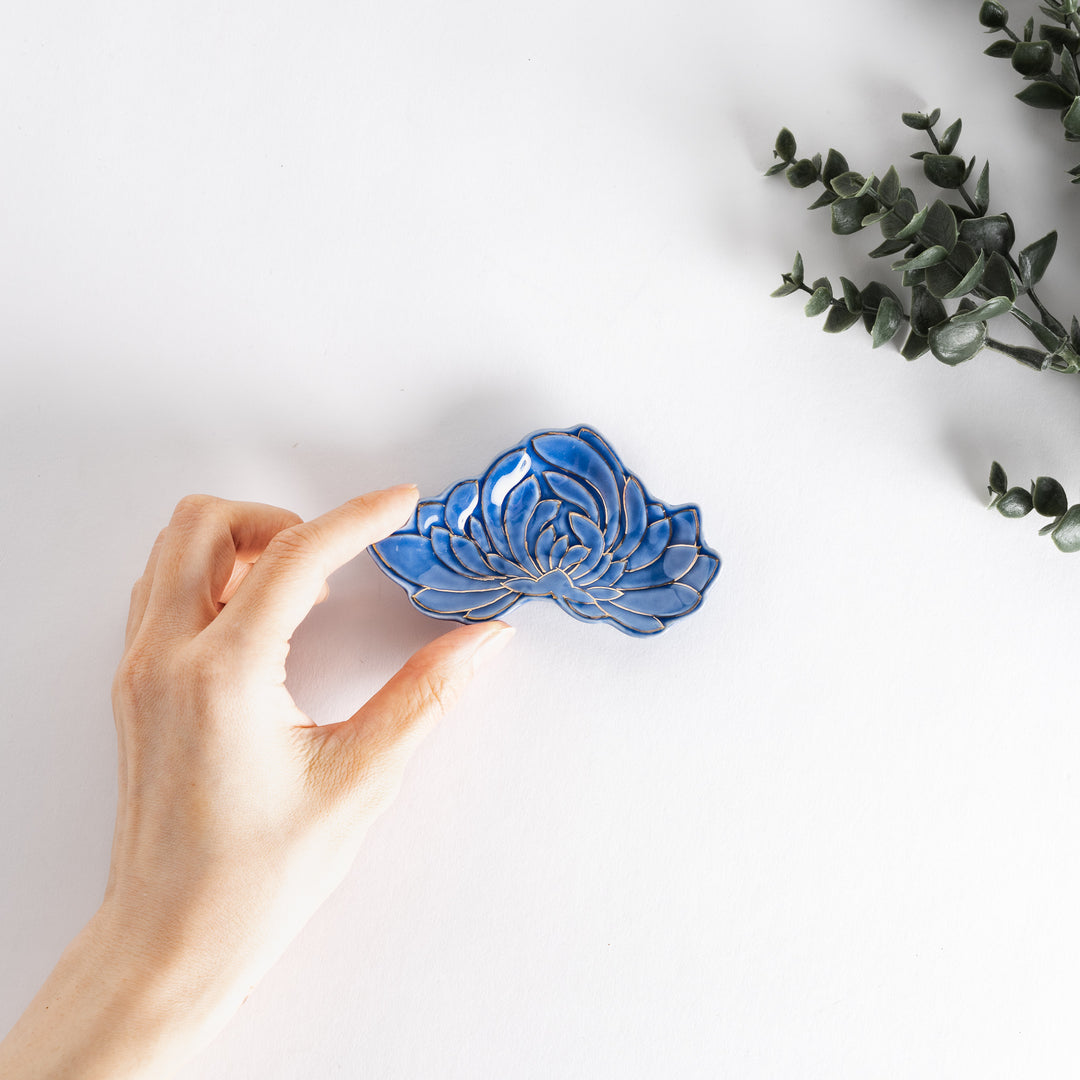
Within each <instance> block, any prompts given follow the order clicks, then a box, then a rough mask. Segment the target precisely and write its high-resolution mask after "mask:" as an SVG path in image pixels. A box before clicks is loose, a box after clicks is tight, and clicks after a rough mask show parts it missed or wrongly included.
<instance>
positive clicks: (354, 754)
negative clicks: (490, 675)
mask: <svg viewBox="0 0 1080 1080" xmlns="http://www.w3.org/2000/svg"><path fill="white" fill-rule="evenodd" d="M513 636H514V631H513V628H512V627H509V626H507V625H506V624H505V623H502V622H493V623H486V624H484V625H474V626H463V627H461V628H459V629H457V630H452V631H451V632H450V633H448V634H443V635H442V637H439V638H436V639H435V640H434V641H433V642H431V643H430V644H429V645H425V646H424V648H422V649H421V650H420V651H419V652H417V653H416V654H415V655H414V656H413V657H412V658H411V659H410V660H409V661H408V662H407V663H406V664H405V666H404V667H403V668H402V669H401V670H400V671H399V672H398V673H397V674H396V675H395V676H394V677H393V678H392V679H391V680H390V681H389V682H388V683H387V684H386V685H385V686H384V687H383V688H382V689H381V690H380V691H379V692H378V693H377V694H376V695H375V696H374V697H373V698H372V699H371V700H370V701H369V702H368V703H367V704H366V705H364V706H363V708H361V709H360V710H359V711H358V712H357V713H356V714H355V715H353V716H352V717H351V718H350V719H349V720H346V721H344V722H343V723H340V724H333V725H327V726H325V727H322V728H316V729H313V732H312V734H313V737H315V738H318V739H321V740H323V741H322V746H321V755H322V757H323V761H324V765H325V768H324V777H323V778H324V780H325V781H326V782H328V783H330V784H331V785H332V786H333V787H335V788H336V791H335V792H334V794H335V795H337V796H348V794H349V793H350V792H352V791H353V790H355V789H358V788H359V787H360V785H361V784H363V785H365V786H370V785H372V784H374V786H375V787H376V788H377V789H378V790H379V791H388V792H390V794H392V793H393V792H395V791H396V790H397V787H398V785H399V784H400V782H401V777H402V775H403V773H404V771H405V766H406V764H407V763H408V761H409V758H410V757H412V755H413V752H414V751H415V749H416V747H417V746H418V745H419V744H420V743H421V742H422V741H423V739H424V737H425V736H426V735H427V734H428V732H429V731H431V729H432V728H433V727H434V726H435V724H436V723H437V722H438V721H439V720H440V719H441V717H442V716H444V715H445V713H446V712H447V711H448V710H449V709H451V708H452V707H453V705H454V704H455V703H456V702H457V700H458V698H459V697H460V696H461V694H462V692H463V691H464V690H465V688H466V687H467V686H468V685H469V683H470V682H471V681H472V677H473V675H474V674H475V673H476V672H477V671H478V670H479V668H480V666H481V665H482V664H484V663H487V662H488V661H489V660H491V659H492V658H493V657H494V656H496V655H497V654H498V653H499V652H501V651H502V650H503V648H505V647H506V645H507V644H508V643H509V641H510V639H511V638H512V637H513Z"/></svg>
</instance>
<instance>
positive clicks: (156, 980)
mask: <svg viewBox="0 0 1080 1080" xmlns="http://www.w3.org/2000/svg"><path fill="white" fill-rule="evenodd" d="M203 975H204V973H203ZM242 993H243V992H242V991H241V990H239V989H238V988H237V987H235V986H231V985H229V984H228V982H227V980H225V979H224V978H218V979H212V980H208V979H206V978H205V977H202V976H200V977H199V978H193V977H192V976H191V973H190V972H189V971H186V970H185V969H184V966H183V964H182V963H179V962H177V963H171V964H160V963H156V962H153V961H151V960H150V959H149V958H147V957H145V956H140V955H139V951H138V949H137V947H133V943H132V942H131V941H130V940H128V941H124V940H122V939H121V936H120V934H119V933H118V931H117V930H116V929H114V925H113V920H112V919H111V918H110V913H109V911H108V909H107V908H106V907H104V906H103V907H102V909H101V910H99V912H98V913H97V914H96V915H95V916H94V918H93V919H91V921H90V922H89V923H88V924H87V925H86V927H84V929H83V930H82V931H81V932H80V933H79V935H78V936H77V937H76V938H75V940H74V941H72V942H71V944H70V945H69V946H68V947H67V948H66V949H65V950H64V953H63V955H62V956H61V958H60V961H59V962H58V963H57V965H56V967H55V969H54V970H53V972H52V974H51V975H50V976H49V978H48V979H47V980H46V982H45V985H44V986H42V988H41V990H40V991H39V992H38V994H37V996H36V997H35V998H34V1000H33V1001H32V1002H31V1003H30V1005H29V1006H28V1007H27V1009H26V1012H25V1013H24V1014H23V1015H22V1017H21V1018H20V1019H19V1021H18V1022H17V1023H16V1025H15V1027H14V1028H13V1029H12V1030H11V1032H10V1033H9V1034H8V1036H7V1037H6V1038H5V1039H4V1040H3V1042H2V1043H0V1076H3V1077H4V1078H5V1080H58V1078H64V1080H98V1078H101V1080H129V1078H130V1080H135V1078H138V1080H142V1078H151V1077H152V1078H154V1080H158V1078H164V1077H169V1076H172V1075H173V1074H174V1073H175V1072H176V1070H177V1069H178V1068H179V1067H180V1065H181V1064H182V1063H183V1062H184V1061H186V1060H187V1059H188V1058H189V1057H191V1056H192V1054H194V1053H196V1052H197V1051H198V1050H199V1049H201V1048H202V1047H203V1046H205V1045H206V1044H207V1043H208V1042H209V1041H210V1040H211V1039H212V1038H213V1036H214V1035H215V1034H216V1032H217V1031H218V1030H219V1029H220V1028H221V1027H222V1026H223V1025H224V1024H225V1023H226V1022H227V1021H228V1019H229V1017H230V1016H231V1015H232V1013H233V1012H234V1011H235V1009H236V1007H237V1005H238V1004H239V1002H240V1001H241V1000H242Z"/></svg>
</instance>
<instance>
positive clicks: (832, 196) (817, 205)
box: [806, 188, 840, 210]
mask: <svg viewBox="0 0 1080 1080" xmlns="http://www.w3.org/2000/svg"><path fill="white" fill-rule="evenodd" d="M839 197H840V196H839V195H837V194H836V192H835V191H830V190H829V189H828V188H825V189H824V190H823V191H822V192H821V194H820V195H819V196H818V197H817V198H816V199H815V200H814V201H813V202H812V203H811V204H810V205H809V206H808V207H807V208H806V209H807V210H820V209H821V208H822V207H823V206H831V205H832V204H833V203H834V202H836V200H837V199H838V198H839Z"/></svg>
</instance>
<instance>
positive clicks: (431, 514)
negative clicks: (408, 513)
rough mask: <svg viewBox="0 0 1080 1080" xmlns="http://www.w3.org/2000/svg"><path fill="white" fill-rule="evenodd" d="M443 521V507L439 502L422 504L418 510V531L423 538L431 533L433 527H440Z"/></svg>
mask: <svg viewBox="0 0 1080 1080" xmlns="http://www.w3.org/2000/svg"><path fill="white" fill-rule="evenodd" d="M442 520H443V505H442V503H437V502H422V503H420V505H419V506H417V508H416V531H417V532H418V533H420V535H421V536H427V534H428V533H429V532H431V527H432V525H439V524H441V523H442Z"/></svg>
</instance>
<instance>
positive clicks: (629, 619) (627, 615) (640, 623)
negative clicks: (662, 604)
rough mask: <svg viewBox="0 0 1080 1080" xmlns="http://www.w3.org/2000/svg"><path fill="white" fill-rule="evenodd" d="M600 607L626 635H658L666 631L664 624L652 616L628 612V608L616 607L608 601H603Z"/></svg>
mask: <svg viewBox="0 0 1080 1080" xmlns="http://www.w3.org/2000/svg"><path fill="white" fill-rule="evenodd" d="M598 606H599V607H600V610H601V611H603V612H604V613H605V614H606V615H607V616H608V617H609V618H610V619H611V621H612V622H613V623H614V624H615V625H616V626H617V627H618V628H619V629H620V630H622V631H623V633H625V634H658V633H660V631H661V630H663V629H664V624H663V623H662V622H661V621H660V620H659V619H657V618H654V617H653V616H652V615H642V614H640V613H639V612H636V611H627V610H626V608H621V607H616V606H615V605H614V604H612V603H609V602H608V601H607V600H601V601H600V603H599V605H598Z"/></svg>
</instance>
